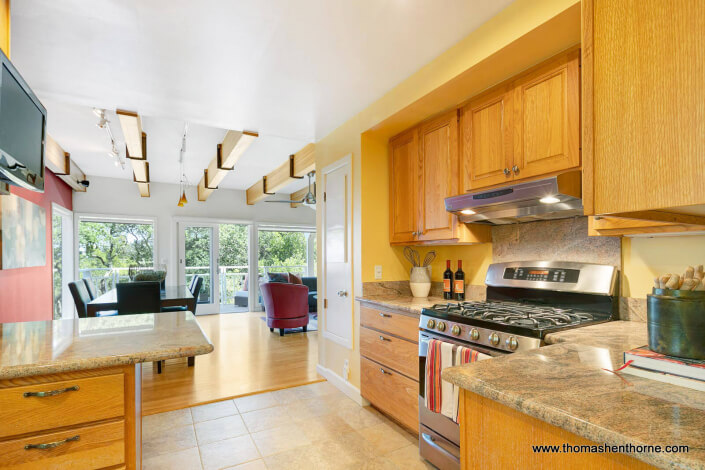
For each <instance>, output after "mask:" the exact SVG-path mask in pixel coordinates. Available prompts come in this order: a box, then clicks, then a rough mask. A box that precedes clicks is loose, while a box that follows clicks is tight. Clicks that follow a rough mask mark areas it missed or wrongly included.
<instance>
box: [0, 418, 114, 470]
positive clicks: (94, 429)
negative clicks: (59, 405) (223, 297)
mask: <svg viewBox="0 0 705 470" xmlns="http://www.w3.org/2000/svg"><path fill="white" fill-rule="evenodd" d="M76 436H78V438H77V439H76V440H73V441H68V442H65V443H61V444H58V445H57V446H56V447H53V448H49V449H35V448H30V449H27V448H25V446H27V445H37V444H49V443H60V442H62V441H63V440H65V439H70V438H76ZM124 438H125V421H123V420H119V421H115V422H112V423H104V424H97V425H93V426H84V427H75V428H71V429H67V430H65V431H60V432H50V433H45V434H39V435H36V436H33V437H25V438H22V439H15V440H12V441H5V442H0V455H2V458H0V468H13V469H52V468H55V469H62V470H65V469H73V468H75V469H92V468H104V467H110V466H113V465H120V464H122V463H124V462H125V441H124Z"/></svg>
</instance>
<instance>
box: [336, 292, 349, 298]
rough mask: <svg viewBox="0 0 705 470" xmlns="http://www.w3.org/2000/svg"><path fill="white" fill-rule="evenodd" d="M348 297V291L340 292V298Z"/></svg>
mask: <svg viewBox="0 0 705 470" xmlns="http://www.w3.org/2000/svg"><path fill="white" fill-rule="evenodd" d="M347 296H348V291H346V290H339V291H338V297H347Z"/></svg>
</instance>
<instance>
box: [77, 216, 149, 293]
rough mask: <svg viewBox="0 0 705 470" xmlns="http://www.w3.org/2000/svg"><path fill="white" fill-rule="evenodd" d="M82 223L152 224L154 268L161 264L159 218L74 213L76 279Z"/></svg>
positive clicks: (79, 268)
mask: <svg viewBox="0 0 705 470" xmlns="http://www.w3.org/2000/svg"><path fill="white" fill-rule="evenodd" d="M81 222H103V223H119V224H151V225H152V238H153V240H152V266H155V267H156V266H158V263H159V261H158V260H159V257H158V253H159V234H158V230H157V229H158V223H157V217H151V216H135V215H115V214H96V213H86V212H80V213H74V217H73V254H74V260H73V266H74V277H75V278H76V279H80V276H81V262H80V256H81V253H80V251H79V244H80V239H81V236H80V232H79V228H80V225H81Z"/></svg>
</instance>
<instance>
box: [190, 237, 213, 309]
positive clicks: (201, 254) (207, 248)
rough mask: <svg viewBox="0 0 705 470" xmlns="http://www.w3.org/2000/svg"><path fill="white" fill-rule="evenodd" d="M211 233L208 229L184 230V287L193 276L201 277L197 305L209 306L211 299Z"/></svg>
mask: <svg viewBox="0 0 705 470" xmlns="http://www.w3.org/2000/svg"><path fill="white" fill-rule="evenodd" d="M212 239H213V231H212V229H211V228H210V227H186V228H185V229H184V244H185V246H184V248H185V254H186V266H185V269H184V272H185V274H186V279H185V281H186V285H187V286H188V285H190V284H191V280H192V279H193V276H196V275H198V276H201V277H202V278H203V285H202V286H201V292H200V294H199V296H198V303H201V304H209V303H211V298H212V292H213V290H212V283H211V245H212Z"/></svg>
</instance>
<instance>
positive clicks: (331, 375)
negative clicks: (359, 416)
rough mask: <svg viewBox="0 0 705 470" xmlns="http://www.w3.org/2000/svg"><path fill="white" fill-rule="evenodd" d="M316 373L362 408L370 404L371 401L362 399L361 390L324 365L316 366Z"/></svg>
mask: <svg viewBox="0 0 705 470" xmlns="http://www.w3.org/2000/svg"><path fill="white" fill-rule="evenodd" d="M316 372H318V373H319V374H321V375H322V376H323V377H325V378H326V380H328V382H330V383H331V385H333V386H334V387H335V388H337V389H338V390H340V391H341V392H343V393H344V394H345V395H347V396H348V397H349V398H350V399H351V400H352V401H354V402H355V403H357V404H358V405H360V406H368V405H369V404H370V402H369V401H367V400H365V399H364V398H362V395H360V389H359V388H357V387H355V386H354V385H353V384H351V383H350V382H348V381H347V380H345V379H344V378H342V377H341V376H339V375H338V374H336V373H335V372H333V371H332V370H330V369H328V368H326V367H323V366H322V365H320V364H318V365H316Z"/></svg>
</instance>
